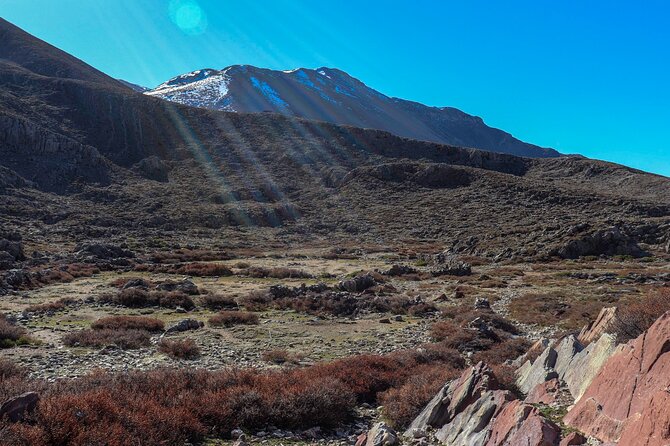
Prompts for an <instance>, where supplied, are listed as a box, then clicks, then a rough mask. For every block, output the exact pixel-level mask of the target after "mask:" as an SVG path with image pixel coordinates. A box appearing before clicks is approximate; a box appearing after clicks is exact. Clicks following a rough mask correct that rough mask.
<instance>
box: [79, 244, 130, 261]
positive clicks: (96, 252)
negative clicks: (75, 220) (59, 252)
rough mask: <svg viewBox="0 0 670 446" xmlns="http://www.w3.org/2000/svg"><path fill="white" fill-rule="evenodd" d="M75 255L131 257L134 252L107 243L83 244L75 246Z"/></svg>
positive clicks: (106, 257) (112, 257) (106, 258)
mask: <svg viewBox="0 0 670 446" xmlns="http://www.w3.org/2000/svg"><path fill="white" fill-rule="evenodd" d="M76 256H77V257H79V258H85V257H95V258H97V259H101V260H108V259H118V258H133V257H135V253H134V252H132V251H129V250H127V249H124V248H121V247H120V246H116V245H109V244H99V243H93V244H83V245H80V246H78V247H77V253H76Z"/></svg>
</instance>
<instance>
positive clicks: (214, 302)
mask: <svg viewBox="0 0 670 446" xmlns="http://www.w3.org/2000/svg"><path fill="white" fill-rule="evenodd" d="M201 299H202V305H203V306H204V307H206V308H209V309H210V310H222V309H224V308H226V309H231V308H237V302H236V301H235V299H234V298H233V297H231V296H224V295H222V294H206V295H204V296H202V298H201Z"/></svg>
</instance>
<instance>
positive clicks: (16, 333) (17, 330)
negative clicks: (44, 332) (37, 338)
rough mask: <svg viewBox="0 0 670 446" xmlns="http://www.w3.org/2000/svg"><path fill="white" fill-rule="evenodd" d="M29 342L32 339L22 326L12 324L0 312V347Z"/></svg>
mask: <svg viewBox="0 0 670 446" xmlns="http://www.w3.org/2000/svg"><path fill="white" fill-rule="evenodd" d="M31 342H32V339H31V338H30V337H29V336H28V334H27V332H26V330H25V329H24V328H23V327H19V326H18V325H16V324H14V323H13V322H11V321H10V320H8V319H7V318H6V317H5V315H4V314H2V313H0V348H11V347H16V346H19V345H27V344H30V343H31Z"/></svg>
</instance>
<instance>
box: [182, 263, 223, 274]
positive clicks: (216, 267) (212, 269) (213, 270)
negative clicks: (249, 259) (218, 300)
mask: <svg viewBox="0 0 670 446" xmlns="http://www.w3.org/2000/svg"><path fill="white" fill-rule="evenodd" d="M179 273H180V274H186V275H189V276H198V277H211V276H232V275H233V272H232V271H231V270H230V268H228V267H227V266H226V265H223V264H221V263H189V264H187V265H184V266H182V267H181V268H179Z"/></svg>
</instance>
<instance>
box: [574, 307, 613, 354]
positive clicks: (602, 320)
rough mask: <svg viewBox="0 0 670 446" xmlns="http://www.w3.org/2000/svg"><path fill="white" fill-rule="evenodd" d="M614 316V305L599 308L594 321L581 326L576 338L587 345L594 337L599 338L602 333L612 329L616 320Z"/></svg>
mask: <svg viewBox="0 0 670 446" xmlns="http://www.w3.org/2000/svg"><path fill="white" fill-rule="evenodd" d="M616 316H617V309H616V307H608V308H603V309H602V310H600V313H598V317H597V318H596V320H595V321H593V322H591V323H590V324H588V325H585V326H584V328H582V331H581V332H579V335H578V336H577V339H579V342H581V343H582V344H584V345H588V344H589V343H591V342H593V341H595V340H596V339H600V337H601V336H602V335H603V334H605V333H608V332H609V330H611V329H612V326H613V325H614V323H615V322H616Z"/></svg>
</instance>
